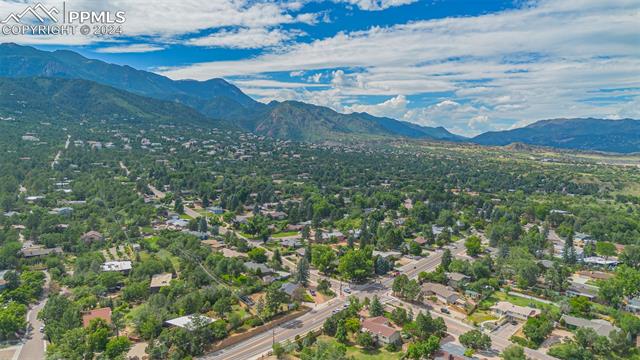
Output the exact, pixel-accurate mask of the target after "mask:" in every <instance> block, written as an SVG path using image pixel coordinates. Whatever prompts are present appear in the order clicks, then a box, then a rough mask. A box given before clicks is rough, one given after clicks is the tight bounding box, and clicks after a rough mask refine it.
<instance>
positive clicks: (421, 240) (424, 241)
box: [413, 236, 429, 246]
mask: <svg viewBox="0 0 640 360" xmlns="http://www.w3.org/2000/svg"><path fill="white" fill-rule="evenodd" d="M413 241H415V242H416V244H418V245H420V246H425V245H426V244H427V243H428V242H429V241H428V240H427V239H425V237H424V236H418V237H417V238H415V239H413Z"/></svg>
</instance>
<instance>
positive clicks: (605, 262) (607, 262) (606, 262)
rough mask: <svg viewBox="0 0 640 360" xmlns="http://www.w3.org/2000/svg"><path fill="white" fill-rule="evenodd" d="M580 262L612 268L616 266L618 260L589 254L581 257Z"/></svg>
mask: <svg viewBox="0 0 640 360" xmlns="http://www.w3.org/2000/svg"><path fill="white" fill-rule="evenodd" d="M582 262H583V263H585V264H587V265H591V266H597V267H605V268H613V267H616V266H618V260H615V259H605V258H603V257H600V256H590V257H586V258H583V259H582Z"/></svg>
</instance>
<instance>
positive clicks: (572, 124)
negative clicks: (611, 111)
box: [471, 118, 640, 153]
mask: <svg viewBox="0 0 640 360" xmlns="http://www.w3.org/2000/svg"><path fill="white" fill-rule="evenodd" d="M471 141H473V142H475V143H478V144H481V145H499V146H504V145H508V144H511V143H518V142H519V143H524V144H529V145H539V146H550V147H557V148H565V149H578V150H589V151H603V152H618V153H632V152H640V120H634V119H620V120H608V119H597V118H573V119H565V118H560V119H547V120H540V121H536V122H534V123H532V124H529V125H527V126H525V127H522V128H517V129H512V130H505V131H491V132H487V133H484V134H480V135H478V136H476V137H474V138H473V139H472V140H471Z"/></svg>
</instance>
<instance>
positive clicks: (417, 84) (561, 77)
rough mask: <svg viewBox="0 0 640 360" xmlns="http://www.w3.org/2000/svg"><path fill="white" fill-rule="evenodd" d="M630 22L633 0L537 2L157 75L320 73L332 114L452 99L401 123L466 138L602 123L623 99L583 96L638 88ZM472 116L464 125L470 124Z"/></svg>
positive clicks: (637, 48)
mask: <svg viewBox="0 0 640 360" xmlns="http://www.w3.org/2000/svg"><path fill="white" fill-rule="evenodd" d="M639 18H640V5H639V4H638V2H637V1H633V0H612V1H607V2H602V1H599V0H577V1H567V2H557V1H550V0H543V1H539V2H536V3H534V5H533V6H528V7H525V8H522V9H516V10H508V11H503V12H499V13H493V14H487V15H481V16H475V17H460V18H444V19H435V20H425V21H416V22H412V23H408V24H400V25H394V26H390V27H386V28H380V27H374V28H371V29H369V30H365V31H356V32H351V33H339V34H337V35H335V36H333V37H330V38H326V39H318V40H316V41H313V42H311V43H299V44H292V45H289V46H285V47H283V48H280V49H278V51H273V52H267V53H266V54H264V55H262V56H258V57H256V58H250V59H243V60H239V61H220V62H211V63H200V64H193V65H190V66H186V67H180V68H173V69H164V71H162V72H163V73H164V74H165V75H168V76H170V77H173V78H196V79H207V78H211V77H216V76H233V75H238V74H242V75H247V74H249V75H250V74H261V73H266V72H273V71H286V72H291V71H305V72H312V73H317V72H321V71H324V72H329V73H331V74H332V75H331V86H332V88H333V89H335V90H336V92H335V94H339V97H340V99H341V100H340V101H341V102H340V104H338V105H337V106H334V108H335V109H340V108H344V107H345V106H351V105H348V101H353V100H354V99H356V98H357V97H360V96H367V95H385V96H391V97H395V96H398V94H404V95H405V96H408V95H418V94H430V93H434V94H439V93H448V92H450V93H453V94H455V96H451V97H450V99H449V100H451V101H456V102H458V103H461V104H463V105H461V106H459V107H458V108H457V109H456V111H448V112H444V111H441V112H437V111H436V110H437V109H438V108H437V107H434V106H433V105H432V106H423V107H421V108H412V109H408V110H407V113H406V114H405V115H404V117H403V118H404V119H407V120H411V121H417V122H420V123H425V124H441V125H445V126H451V127H454V126H455V127H460V128H466V129H467V130H466V131H473V130H472V129H469V122H470V120H471V119H472V118H474V117H476V116H482V115H486V116H487V117H488V119H490V123H491V126H492V127H494V128H508V127H509V126H511V125H512V124H514V123H529V122H532V121H535V120H538V119H542V118H554V117H575V116H603V117H604V116H610V115H612V114H621V113H623V109H626V110H624V113H627V114H633V113H634V112H633V106H631V105H628V104H633V103H634V102H633V101H632V100H624V99H618V100H616V101H612V102H610V103H606V104H602V103H594V102H592V101H589V99H590V98H592V97H597V96H610V95H608V94H600V95H598V92H599V91H600V89H603V88H639V87H640V78H639V77H638V76H637V69H638V68H640V37H638V35H637V28H638V19H639ZM336 69H339V70H336ZM324 94H325V95H326V94H327V93H326V92H325V93H324ZM335 94H334V97H335V96H336V95H335ZM636 96H637V95H636ZM303 97H306V98H312V96H310V95H307V94H304V95H303ZM461 100H464V101H461ZM414 105H417V104H414ZM477 119H480V118H477ZM477 119H476V121H474V122H473V124H476V125H478V126H479V125H480V123H479V122H478V120H477Z"/></svg>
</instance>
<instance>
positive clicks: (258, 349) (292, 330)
mask: <svg viewBox="0 0 640 360" xmlns="http://www.w3.org/2000/svg"><path fill="white" fill-rule="evenodd" d="M463 250H464V249H463V242H462V241H460V242H458V243H456V244H455V248H454V249H453V250H452V253H453V254H456V253H459V252H460V251H463ZM441 258H442V252H441V251H440V252H434V253H431V254H430V255H429V256H427V257H424V258H422V259H420V260H418V261H417V262H416V263H415V264H411V265H407V266H405V267H403V268H401V270H400V271H401V272H404V273H406V274H407V275H408V276H409V277H416V276H418V274H419V273H420V272H421V271H431V270H433V269H435V268H436V267H437V266H438V265H439V264H440V259H441ZM334 283H335V282H332V285H334V286H335V284H334ZM392 283H393V277H387V278H384V279H383V280H382V281H381V282H379V283H372V284H367V285H364V286H360V287H357V286H353V287H352V289H353V290H352V294H353V295H355V296H358V297H361V298H364V297H365V296H369V297H371V296H373V295H374V294H378V296H379V297H381V299H382V301H383V302H389V301H391V299H389V298H382V296H383V295H384V294H385V293H388V291H389V286H390V285H391V284H392ZM345 302H346V297H340V296H339V297H337V298H334V299H332V300H330V301H328V302H326V303H324V304H321V305H319V306H318V307H317V308H316V309H315V310H313V311H312V312H310V313H307V314H305V315H303V316H301V317H299V318H297V319H295V320H292V321H290V322H287V323H285V324H283V325H281V326H278V327H277V328H276V329H275V341H276V342H282V341H285V340H291V339H293V338H294V337H295V336H296V335H300V334H305V333H307V332H309V331H311V330H314V329H317V328H319V327H321V326H322V324H323V323H324V321H325V319H326V318H328V317H329V316H331V315H332V313H333V311H334V310H335V309H339V308H341V307H342V306H343V304H345ZM272 345H273V333H272V332H271V331H267V332H263V333H261V334H258V335H256V336H254V337H252V338H250V339H248V340H245V341H242V342H240V343H238V344H236V345H234V346H231V347H227V348H225V349H223V350H220V351H217V352H215V353H211V354H208V355H206V356H204V357H202V359H216V360H218V359H230V360H231V359H233V360H243V359H255V358H257V357H259V356H260V355H262V354H264V353H266V352H268V351H270V350H271V348H272Z"/></svg>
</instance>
